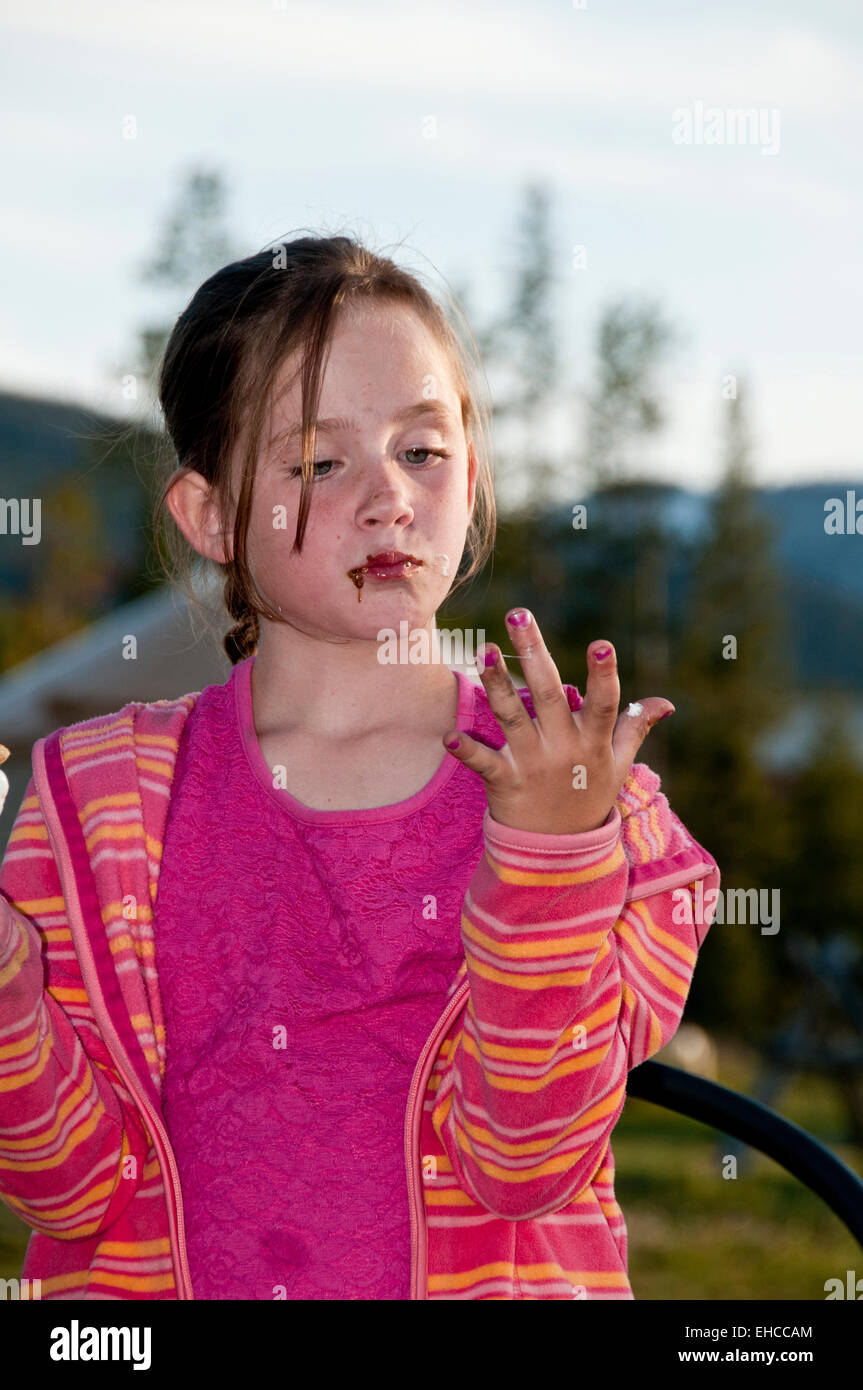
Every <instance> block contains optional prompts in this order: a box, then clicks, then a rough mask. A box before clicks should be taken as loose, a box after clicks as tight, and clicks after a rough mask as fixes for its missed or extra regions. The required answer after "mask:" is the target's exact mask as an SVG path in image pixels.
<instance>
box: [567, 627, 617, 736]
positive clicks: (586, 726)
mask: <svg viewBox="0 0 863 1390" xmlns="http://www.w3.org/2000/svg"><path fill="white" fill-rule="evenodd" d="M619 708H620V681H619V680H618V677H617V654H616V653H615V650H614V647H613V646H612V645H611V643H610V642H605V641H603V640H602V639H601V638H600V639H598V640H597V641H596V642H591V643H590V645H589V647H588V648H587V687H586V689H585V695H584V703H583V704H582V706H581V709H580V710H579V711H578V715H577V720H578V724H579V727H580V728H581V729H582V730H583V731H584V732H585V733H586V734H587V735H588V737H591V736H592V737H593V738H595V739H597V740H598V741H605V740H607V739H609V738H610V737H611V734H612V731H613V730H614V726H615V720H616V719H617V712H618V710H619Z"/></svg>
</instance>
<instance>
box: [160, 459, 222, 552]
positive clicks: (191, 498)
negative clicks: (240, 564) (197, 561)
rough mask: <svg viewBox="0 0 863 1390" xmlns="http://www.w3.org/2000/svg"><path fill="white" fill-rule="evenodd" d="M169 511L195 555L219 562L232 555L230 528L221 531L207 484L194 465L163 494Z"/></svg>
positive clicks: (217, 512) (216, 511)
mask: <svg viewBox="0 0 863 1390" xmlns="http://www.w3.org/2000/svg"><path fill="white" fill-rule="evenodd" d="M165 503H166V505H167V506H168V507H169V508H170V511H171V515H172V517H173V518H174V520H175V521H176V523H177V525H178V526H179V528H180V530H181V531H182V533H183V535H184V536H185V537H186V540H187V541H188V542H189V544H190V545H191V546H192V547H193V549H195V550H197V552H198V554H199V555H203V556H205V557H206V558H207V559H208V560H216V561H217V562H218V563H219V564H220V565H223V564H226V563H227V561H228V560H231V559H233V548H234V538H233V530H231V531H229V532H227V533H225V532H224V531H223V530H222V529H221V519H220V517H219V509H218V505H217V502H216V499H215V497H213V496H212V495H211V492H210V485H209V483H208V482H207V480H206V478H203V477H202V476H201V474H200V473H197V472H196V471H195V469H193V468H192V469H188V470H187V471H186V472H185V473H183V474H182V476H181V477H179V478H178V479H177V481H176V482H175V483H174V485H173V486H172V488H171V490H170V492H169V493H168V495H167V497H166V498H165Z"/></svg>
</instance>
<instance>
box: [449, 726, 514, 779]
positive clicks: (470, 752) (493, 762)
mask: <svg viewBox="0 0 863 1390" xmlns="http://www.w3.org/2000/svg"><path fill="white" fill-rule="evenodd" d="M443 745H444V747H445V748H446V750H447V752H448V753H449V754H450V755H451V756H452V757H453V758H457V759H458V761H459V762H460V763H464V764H465V766H466V767H469V768H471V769H472V771H473V772H477V773H479V775H480V777H482V778H483V780H484V781H489V780H490V779H493V777H494V773H495V770H496V768H497V767H498V766H499V764H500V754H499V753H496V752H495V750H494V749H493V748H486V746H485V744H484V743H477V741H476V739H473V738H471V736H470V734H466V733H465V732H464V730H463V729H453V730H452V732H451V733H448V734H444V736H443Z"/></svg>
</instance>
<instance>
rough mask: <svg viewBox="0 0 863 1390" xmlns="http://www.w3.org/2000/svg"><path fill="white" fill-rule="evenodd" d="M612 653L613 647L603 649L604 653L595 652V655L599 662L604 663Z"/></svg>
mask: <svg viewBox="0 0 863 1390" xmlns="http://www.w3.org/2000/svg"><path fill="white" fill-rule="evenodd" d="M610 652H611V647H603V648H602V651H595V652H594V653H593V655H594V656H595V657H596V659H597V661H604V660H605V658H606V657H607V656H608V655H609V653H610Z"/></svg>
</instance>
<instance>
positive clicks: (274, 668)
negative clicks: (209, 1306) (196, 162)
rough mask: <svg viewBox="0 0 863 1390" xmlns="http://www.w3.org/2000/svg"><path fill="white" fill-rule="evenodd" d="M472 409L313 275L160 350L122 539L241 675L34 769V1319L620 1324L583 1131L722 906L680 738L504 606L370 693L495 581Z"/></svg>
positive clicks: (599, 1164)
mask: <svg viewBox="0 0 863 1390" xmlns="http://www.w3.org/2000/svg"><path fill="white" fill-rule="evenodd" d="M471 370H472V367H471V362H470V360H469V358H468V356H467V352H466V349H465V347H464V345H463V343H462V341H460V339H459V338H458V336H457V334H456V332H455V331H454V329H453V327H452V326H451V324H450V321H449V319H448V318H447V316H446V315H445V313H444V312H443V310H442V309H441V308H440V307H439V305H438V303H437V302H436V301H435V300H434V299H433V297H432V296H431V295H430V294H429V293H428V292H427V291H426V289H425V288H424V287H423V286H422V285H421V284H420V283H419V281H418V280H417V279H416V278H415V277H414V276H412V275H410V274H408V273H407V272H405V271H404V270H402V269H400V268H398V267H397V266H396V265H395V264H394V263H393V262H392V261H390V260H387V259H383V258H381V257H378V256H376V255H373V254H371V253H370V252H369V251H367V250H366V249H364V248H363V247H362V246H361V245H359V244H358V243H357V242H356V241H354V240H352V239H350V238H347V237H340V236H337V237H330V238H320V239H317V238H312V237H304V238H301V239H299V240H296V241H293V242H290V243H289V244H287V245H285V246H282V247H280V248H278V250H277V251H272V250H270V251H265V252H262V253H260V254H259V255H256V256H252V257H249V258H248V259H246V260H243V261H239V262H237V263H235V264H232V265H229V266H226V267H225V268H224V269H222V270H220V271H219V272H218V273H217V274H215V275H213V276H212V277H211V278H210V279H209V280H208V281H207V282H206V283H205V284H204V285H202V286H201V288H200V289H199V290H198V292H197V293H196V294H195V295H194V297H193V299H192V301H191V303H190V304H189V305H188V307H187V308H186V310H185V311H184V312H183V314H181V316H180V318H179V320H178V322H177V324H176V326H175V328H174V330H173V333H172V335H171V338H170V341H169V343H168V346H167V349H166V352H165V357H164V362H163V366H162V372H161V381H160V399H161V402H162V407H163V410H164V415H165V420H166V425H167V430H168V434H169V436H170V440H171V443H172V445H173V447H174V450H175V451H176V460H175V462H178V463H179V467H178V468H176V470H175V471H174V472H173V473H172V475H171V477H170V478H169V479H168V480H167V483H166V485H165V487H164V489H163V491H162V494H161V497H160V499H159V507H158V509H157V516H159V515H161V509H162V505H163V503H164V504H166V505H167V507H168V508H169V510H170V513H171V516H172V518H173V522H175V523H176V527H177V532H176V533H175V534H176V537H177V538H178V539H179V541H180V543H181V545H182V544H183V538H184V539H185V542H188V543H189V545H190V546H191V551H188V552H186V555H187V559H189V560H196V559H197V557H203V558H204V560H205V561H207V562H211V563H214V564H215V565H217V566H220V567H222V569H223V572H224V577H225V603H226V606H227V608H228V610H229V612H230V614H231V616H232V617H233V618H234V619H235V620H236V626H235V627H234V628H233V629H232V630H231V632H230V633H229V634H228V636H227V637H226V638H225V648H226V651H227V652H228V655H229V656H230V658H231V660H232V662H233V663H234V665H233V670H232V673H231V675H230V678H229V679H228V680H227V681H226V682H225V683H224V684H223V685H212V686H208V687H206V689H204V690H203V691H201V692H198V693H196V694H192V695H185V696H183V697H180V698H176V699H172V700H160V701H156V702H154V703H151V704H141V703H137V702H134V701H133V702H130V703H129V704H127V705H126V706H125V707H124V708H123V709H122V710H120V711H118V712H117V713H115V714H111V715H106V716H104V717H101V718H96V719H91V720H87V721H85V722H83V723H81V724H74V725H71V726H69V727H68V728H66V729H60V730H57V731H55V732H54V733H53V734H52V735H51V736H50V737H48V738H47V739H41V740H39V741H38V742H37V743H36V744H35V745H34V748H33V776H32V778H31V780H30V784H29V786H28V788H27V792H26V794H25V797H24V800H23V802H22V805H21V808H20V811H19V813H18V816H17V819H16V821H15V824H14V826H13V829H12V832H11V835H10V838H9V842H8V846H7V850H6V854H5V857H4V859H3V864H2V870H0V892H2V897H0V1074H2V1084H0V1189H2V1195H3V1198H4V1200H5V1201H6V1202H7V1204H8V1205H9V1206H10V1207H11V1208H12V1209H13V1210H14V1211H15V1212H17V1213H18V1215H19V1216H20V1217H21V1218H22V1219H23V1220H24V1221H26V1222H27V1223H28V1224H29V1225H30V1226H32V1228H33V1231H34V1234H33V1236H32V1237H31V1240H30V1244H29V1246H28V1251H27V1257H26V1260H25V1266H24V1271H23V1273H24V1276H25V1277H27V1278H29V1279H31V1280H34V1279H39V1280H41V1289H40V1293H41V1297H43V1298H58V1299H59V1298H82V1297H84V1298H120V1299H124V1298H132V1299H137V1298H162V1299H165V1298H184V1299H188V1298H197V1299H317V1298H320V1299H406V1298H439V1299H440V1298H442V1299H521V1298H528V1299H530V1298H540V1299H561V1298H567V1299H570V1298H588V1299H631V1298H632V1297H633V1292H632V1289H631V1287H630V1284H629V1280H628V1278H627V1238H626V1228H625V1224H624V1219H623V1216H622V1214H621V1211H620V1209H619V1207H618V1206H617V1204H616V1203H615V1199H614V1160H613V1156H612V1151H611V1142H610V1141H611V1134H612V1131H613V1129H614V1127H615V1124H616V1123H617V1121H618V1119H619V1117H620V1114H621V1111H622V1109H623V1104H624V1101H625V1096H626V1079H627V1073H628V1071H629V1070H630V1069H631V1068H632V1067H635V1066H638V1064H639V1063H641V1062H643V1061H644V1060H645V1058H647V1057H650V1056H652V1055H653V1054H654V1053H656V1052H657V1051H658V1050H659V1049H660V1048H661V1047H662V1046H663V1045H664V1044H665V1043H666V1042H668V1040H669V1039H670V1038H671V1037H672V1035H673V1034H674V1032H675V1030H676V1029H677V1026H678V1024H679V1022H680V1019H681V1015H682V1012H683V1007H684V1004H685V1002H686V998H687V994H688V990H689V986H690V981H691V977H692V972H693V969H694V966H695V962H696V956H697V951H698V948H699V947H700V945H701V942H702V940H703V938H704V935H705V933H706V931H707V928H708V926H709V924H710V919H711V916H712V913H711V912H709V911H708V912H707V914H706V918H705V914H704V913H703V912H701V913H699V912H698V911H697V910H696V911H693V895H694V894H695V891H696V888H697V885H698V883H699V881H703V884H702V886H703V887H707V888H708V890H709V889H711V888H717V887H718V884H719V874H718V870H717V867H716V864H715V861H714V860H713V859H712V857H711V856H710V855H709V854H708V853H707V852H706V851H705V850H704V849H702V848H701V846H700V845H698V844H696V843H695V842H694V841H693V840H692V838H691V837H690V836H689V835H688V834H687V832H686V830H685V829H684V827H683V825H682V824H681V823H680V821H679V820H678V818H677V817H676V816H675V815H674V813H673V812H672V811H671V810H670V808H669V805H668V802H667V800H666V798H665V796H664V795H663V794H662V792H661V791H660V789H659V779H658V777H657V776H656V774H655V773H653V772H652V771H651V770H650V769H649V767H647V766H646V765H645V764H643V763H634V762H633V759H634V757H635V755H636V753H637V752H638V749H639V748H640V746H641V743H642V742H643V740H644V738H645V737H646V735H647V733H648V731H649V730H650V729H651V728H652V726H653V724H655V723H656V722H657V720H658V719H660V718H662V717H664V715H665V714H666V713H670V712H671V711H672V709H673V707H672V706H670V704H669V702H668V701H667V700H665V699H662V698H660V697H651V698H645V699H642V700H641V701H639V702H636V703H634V704H630V705H629V706H628V707H627V708H626V709H625V710H624V711H623V712H621V713H619V712H618V711H619V704H620V687H619V683H618V678H617V670H616V662H615V652H614V649H613V647H612V645H611V643H610V642H607V641H605V640H603V639H597V640H596V641H594V642H592V643H591V644H590V646H589V647H588V649H587V678H586V685H585V694H584V697H583V698H582V696H581V695H580V694H579V692H578V690H577V689H576V688H575V687H574V686H572V685H562V684H561V681H560V677H559V674H558V671H557V668H556V666H555V664H554V661H553V658H552V656H551V655H550V653H549V651H548V649H547V647H546V644H545V642H544V640H543V636H542V633H541V632H540V630H539V625H538V623H537V620H536V617H535V615H534V614H532V613H531V612H529V611H528V610H527V609H524V608H518V609H514V610H511V611H510V612H509V613H508V614H507V615H506V621H507V629H506V638H505V645H503V646H501V645H497V644H489V646H488V649H487V654H486V663H487V664H485V663H483V661H482V654H480V660H479V663H478V664H479V678H480V679H479V682H476V681H473V680H470V679H468V678H467V677H466V676H465V675H464V674H462V673H461V672H460V671H457V670H454V669H452V668H450V667H448V666H446V665H443V664H441V662H440V661H435V660H433V659H428V660H412V661H405V662H401V663H399V662H396V663H393V662H391V661H386V660H383V659H381V658H382V643H383V638H384V636H385V635H386V634H388V633H390V632H393V631H394V632H396V633H399V632H400V631H402V629H401V627H400V624H402V623H403V622H404V623H406V624H407V628H406V631H408V632H409V633H410V634H412V635H413V634H415V633H418V632H420V633H422V632H425V633H426V634H427V635H428V637H429V639H432V638H433V634H434V633H435V630H436V629H435V614H436V611H437V609H438V608H439V606H440V605H441V603H442V602H443V600H444V598H445V597H446V595H447V593H448V592H449V591H450V590H451V588H452V586H453V582H454V578H456V577H457V570H458V569H459V565H460V561H461V559H462V557H463V555H464V554H465V553H466V554H467V557H468V561H469V563H468V565H467V567H466V570H465V572H464V573H463V574H462V575H461V576H460V578H459V580H458V582H464V581H465V580H466V579H468V578H469V577H470V576H471V575H472V574H474V573H476V572H477V570H478V569H479V568H480V567H481V566H482V564H483V563H484V561H485V559H486V558H487V556H488V554H489V553H490V551H491V548H492V546H493V539H494V534H493V533H494V497H493V485H492V477H491V471H490V463H489V456H488V452H487V449H486V447H485V443H484V439H485V426H486V420H485V418H484V416H483V413H482V410H481V409H480V407H479V405H478V403H477V396H476V393H475V390H474V389H473V387H472V385H471ZM315 422H317V423H316V427H315ZM431 649H432V650H434V647H433V643H431ZM414 650H415V648H414ZM503 651H507V652H513V653H515V655H516V656H517V657H518V660H519V663H520V665H521V669H522V671H523V674H524V679H525V681H526V687H525V686H521V687H516V685H515V684H514V682H513V679H512V676H511V674H510V672H509V669H508V666H507V661H506V658H505V657H504V656H503V655H502V652H503ZM144 659H146V657H145V655H144ZM706 897H707V900H708V902H709V901H710V899H711V895H710V892H709V891H708V893H707V895H706ZM713 901H714V902H715V894H714V895H713ZM699 904H700V899H699Z"/></svg>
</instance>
